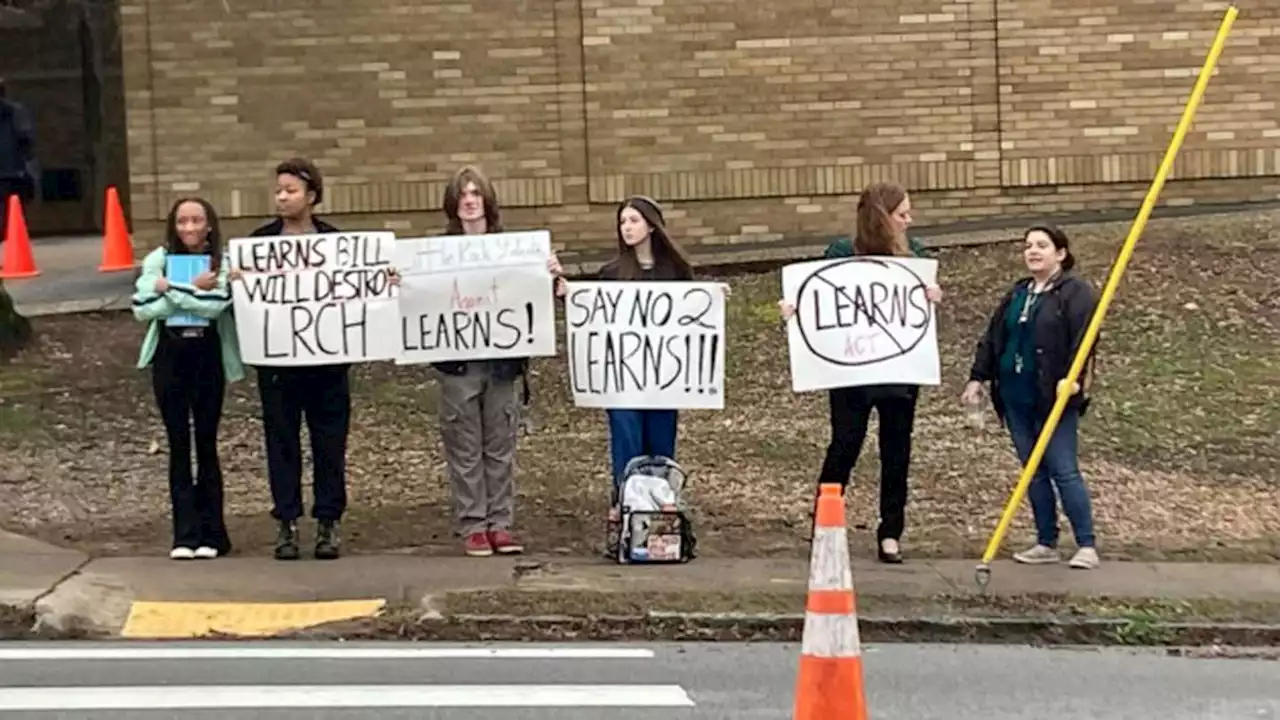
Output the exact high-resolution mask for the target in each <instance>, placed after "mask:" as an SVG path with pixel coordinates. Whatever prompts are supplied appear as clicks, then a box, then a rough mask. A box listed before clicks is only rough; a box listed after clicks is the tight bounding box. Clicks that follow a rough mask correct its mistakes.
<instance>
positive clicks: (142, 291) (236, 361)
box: [133, 247, 245, 382]
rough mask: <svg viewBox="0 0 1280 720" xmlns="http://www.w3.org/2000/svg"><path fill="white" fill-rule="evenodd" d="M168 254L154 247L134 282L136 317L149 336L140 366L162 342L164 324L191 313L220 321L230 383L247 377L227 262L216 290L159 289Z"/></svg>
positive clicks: (173, 284) (174, 286) (177, 286)
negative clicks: (144, 325)
mask: <svg viewBox="0 0 1280 720" xmlns="http://www.w3.org/2000/svg"><path fill="white" fill-rule="evenodd" d="M166 255H167V253H166V252H165V249H164V248H162V247H160V248H156V249H155V250H152V251H151V252H150V253H149V254H148V255H147V257H146V258H145V259H144V260H143V261H142V274H141V275H140V276H139V277H138V282H137V283H136V284H135V285H134V290H135V292H134V294H133V316H134V317H135V318H137V319H138V320H139V321H140V322H144V323H147V335H146V337H145V338H143V340H142V348H141V350H140V351H139V353H138V367H139V368H145V367H147V366H148V365H150V364H151V359H152V358H153V357H154V356H155V352H156V346H157V345H159V344H160V332H161V326H162V325H164V321H165V319H166V318H168V317H169V316H171V315H175V314H177V313H184V312H186V313H191V314H192V315H197V316H199V317H202V318H207V319H209V320H213V321H214V322H215V323H217V328H218V337H219V339H220V341H221V343H222V368H223V370H224V371H225V372H226V377H227V382H236V381H238V380H243V379H244V376H245V372H244V363H243V362H241V360H240V339H239V336H237V335H236V323H235V318H233V317H232V315H231V313H230V312H227V310H228V309H229V308H230V307H231V286H230V284H229V283H228V281H227V262H226V261H225V260H224V261H223V262H222V264H221V265H220V267H219V270H218V284H217V285H216V286H215V287H214V289H213V290H209V291H205V290H201V289H199V288H197V287H195V286H194V285H188V284H186V283H176V282H173V281H170V282H169V290H168V291H167V292H165V293H163V294H160V293H157V292H156V280H159V279H160V278H161V277H164V269H165V259H166Z"/></svg>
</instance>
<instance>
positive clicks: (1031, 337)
mask: <svg viewBox="0 0 1280 720" xmlns="http://www.w3.org/2000/svg"><path fill="white" fill-rule="evenodd" d="M1022 258H1023V261H1024V262H1025V263H1026V265H1027V270H1028V272H1029V275H1028V276H1027V277H1023V278H1021V279H1019V280H1018V281H1017V282H1015V283H1014V284H1013V287H1012V288H1010V289H1009V291H1008V292H1006V293H1005V294H1004V297H1003V298H1001V300H1000V303H999V304H998V305H997V306H996V309H995V312H993V313H992V314H991V318H990V320H989V321H988V323H987V329H986V332H985V333H984V334H983V336H982V338H981V339H980V340H979V341H978V344H977V351H976V353H975V357H974V360H973V367H972V369H970V371H969V382H968V383H967V384H966V385H965V388H964V394H963V396H962V400H963V401H964V402H965V403H966V404H968V405H976V404H977V403H978V402H979V401H980V399H981V394H982V386H983V383H991V399H992V406H993V408H994V409H995V411H996V416H997V417H999V418H1000V420H1001V422H1002V423H1003V424H1005V425H1006V426H1007V427H1008V428H1009V435H1010V436H1011V438H1012V440H1013V446H1014V449H1015V450H1016V451H1017V454H1018V459H1019V460H1021V462H1022V463H1023V464H1024V465H1025V464H1026V462H1027V460H1028V458H1030V457H1031V451H1032V450H1033V449H1034V448H1035V445H1036V441H1037V440H1039V438H1040V433H1041V431H1042V430H1043V429H1044V425H1045V421H1046V420H1048V417H1049V411H1050V409H1051V408H1052V407H1053V404H1054V402H1055V401H1056V399H1057V394H1058V393H1060V392H1063V391H1064V390H1066V388H1064V387H1062V385H1063V382H1064V381H1065V378H1066V376H1067V372H1068V371H1069V370H1070V369H1071V364H1072V362H1074V361H1075V356H1076V352H1077V351H1078V350H1079V348H1080V343H1081V341H1082V340H1083V339H1084V333H1085V329H1086V328H1087V327H1088V326H1089V322H1090V320H1092V318H1093V313H1094V311H1095V310H1096V309H1097V306H1098V293H1097V292H1096V291H1095V290H1094V287H1093V285H1091V284H1090V283H1089V282H1088V281H1086V280H1084V279H1083V278H1081V277H1079V276H1077V275H1074V274H1072V272H1071V271H1072V268H1074V267H1075V258H1074V257H1073V256H1072V255H1071V249H1070V246H1069V241H1068V239H1067V235H1066V233H1064V232H1063V231H1062V230H1060V229H1058V228H1056V227H1053V226H1048V225H1040V226H1036V227H1032V228H1030V229H1029V230H1027V232H1026V234H1025V235H1024V243H1023V250H1022ZM1093 360H1094V358H1093V354H1092V352H1090V357H1089V359H1088V362H1087V363H1086V365H1085V372H1084V373H1083V374H1082V375H1081V378H1082V379H1083V385H1084V388H1083V390H1084V392H1081V383H1079V382H1077V383H1075V384H1074V385H1073V386H1072V387H1071V388H1070V389H1069V390H1067V392H1069V393H1070V398H1069V400H1068V401H1067V405H1066V408H1065V409H1064V410H1063V412H1062V417H1061V419H1060V420H1059V422H1058V426H1057V428H1056V429H1055V430H1054V433H1053V436H1052V437H1051V438H1050V439H1049V444H1048V447H1046V448H1045V453H1044V457H1043V458H1042V459H1041V463H1040V467H1039V469H1038V470H1037V472H1036V476H1035V477H1034V478H1033V479H1032V481H1031V485H1030V486H1029V487H1028V488H1027V494H1028V497H1029V498H1030V500H1031V510H1032V513H1033V514H1034V516H1035V521H1036V544H1035V545H1034V546H1032V547H1031V548H1028V549H1027V550H1024V551H1022V552H1018V553H1015V554H1014V556H1013V559H1014V560H1016V561H1018V562H1020V563H1027V564H1046V563H1056V562H1059V561H1060V560H1061V559H1062V558H1061V555H1060V554H1059V551H1058V510H1057V499H1056V498H1055V496H1054V488H1055V487H1056V488H1057V490H1058V494H1059V495H1061V496H1062V509H1063V511H1064V512H1065V513H1066V515H1067V519H1068V520H1070V522H1071V527H1072V529H1073V530H1074V531H1075V540H1076V546H1077V551H1076V553H1075V555H1074V556H1072V558H1071V560H1070V562H1069V563H1068V564H1069V565H1070V567H1073V568H1077V569H1081V570H1091V569H1093V568H1096V567H1097V566H1098V564H1099V560H1098V551H1097V549H1096V548H1095V546H1094V535H1093V510H1092V507H1091V503H1090V500H1089V491H1088V489H1087V488H1086V487H1085V484H1084V478H1083V477H1082V476H1081V474H1080V464H1079V459H1078V457H1077V445H1078V438H1077V431H1078V429H1079V426H1080V417H1081V415H1083V414H1084V413H1085V412H1086V411H1087V409H1088V406H1089V397H1088V394H1087V393H1088V389H1089V384H1090V383H1089V381H1090V379H1091V378H1092V374H1093Z"/></svg>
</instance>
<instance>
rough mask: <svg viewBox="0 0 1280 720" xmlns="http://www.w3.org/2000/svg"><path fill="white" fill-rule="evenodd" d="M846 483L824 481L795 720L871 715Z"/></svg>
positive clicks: (864, 719)
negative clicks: (848, 528) (851, 556)
mask: <svg viewBox="0 0 1280 720" xmlns="http://www.w3.org/2000/svg"><path fill="white" fill-rule="evenodd" d="M846 532H847V531H846V530H845V519H844V498H843V497H842V496H841V494H840V486H839V485H834V484H828V485H823V486H822V492H821V494H820V495H819V496H818V508H817V512H816V514H815V517H814V529H813V550H812V554H811V557H810V559H809V600H808V603H807V606H806V607H805V616H804V639H803V642H802V646H801V650H800V671H799V676H798V678H797V680H796V704H795V714H794V715H793V716H792V717H793V720H867V696H866V691H865V689H864V688H863V686H862V647H861V641H860V640H859V637H858V611H857V603H856V601H855V599H854V594H853V568H852V567H850V565H849V541H848V538H847V537H846Z"/></svg>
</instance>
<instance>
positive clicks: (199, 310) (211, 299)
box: [165, 258, 231, 320]
mask: <svg viewBox="0 0 1280 720" xmlns="http://www.w3.org/2000/svg"><path fill="white" fill-rule="evenodd" d="M227 274H228V270H227V260H226V259H225V258H224V259H223V261H222V262H221V263H220V264H219V265H218V274H217V279H216V280H215V281H214V286H213V289H212V290H201V289H200V288H198V287H196V286H195V285H191V284H188V283H175V282H171V283H169V292H167V293H165V296H166V297H168V298H169V299H170V300H172V301H173V304H174V305H175V306H177V307H178V308H179V309H181V310H183V311H185V312H189V313H191V314H192V315H196V316H198V317H202V318H207V319H210V320H212V319H214V318H216V317H218V316H219V315H221V314H222V312H223V311H224V310H226V309H227V306H228V305H230V304H231V285H230V282H229V280H228V278H227Z"/></svg>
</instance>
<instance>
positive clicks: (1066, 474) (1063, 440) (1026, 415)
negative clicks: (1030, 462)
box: [1005, 405, 1094, 548]
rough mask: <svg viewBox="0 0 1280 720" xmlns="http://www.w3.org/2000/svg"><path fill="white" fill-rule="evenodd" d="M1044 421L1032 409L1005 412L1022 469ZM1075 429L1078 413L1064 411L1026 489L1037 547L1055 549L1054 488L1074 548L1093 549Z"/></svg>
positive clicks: (1090, 511)
mask: <svg viewBox="0 0 1280 720" xmlns="http://www.w3.org/2000/svg"><path fill="white" fill-rule="evenodd" d="M1047 419H1048V418H1047V416H1041V415H1040V414H1038V413H1036V412H1035V410H1034V409H1033V408H1027V407H1021V406H1016V405H1008V406H1007V407H1006V409H1005V422H1006V423H1007V424H1008V426H1009V435H1010V436H1011V437H1012V438H1013V446H1014V448H1015V449H1016V450H1017V451H1018V459H1019V460H1021V461H1022V464H1023V466H1024V467H1025V466H1026V464H1027V459H1028V458H1030V457H1031V451H1032V450H1033V449H1034V448H1035V446H1036V440H1038V439H1039V438H1040V431H1041V430H1042V429H1043V428H1044V423H1045V420H1047ZM1079 426H1080V414H1079V412H1077V411H1076V410H1072V409H1070V408H1068V409H1066V410H1064V411H1063V413H1062V419H1061V420H1060V421H1059V422H1058V427H1057V428H1056V429H1055V430H1054V432H1053V437H1051V438H1050V439H1049V446H1048V447H1047V448H1046V449H1045V452H1044V457H1043V458H1041V460H1040V467H1039V468H1038V469H1037V470H1036V474H1035V477H1034V478H1032V480H1031V485H1030V487H1028V488H1027V496H1028V497H1029V498H1030V500H1031V511H1032V513H1033V514H1034V515H1035V520H1036V538H1037V542H1039V543H1040V544H1041V545H1045V546H1048V547H1057V546H1058V508H1057V499H1056V498H1055V496H1054V492H1053V490H1054V487H1055V486H1056V487H1057V489H1058V495H1060V496H1061V497H1062V511H1063V512H1064V513H1066V516H1067V520H1069V521H1070V522H1071V529H1072V530H1073V531H1074V532H1075V536H1076V545H1077V546H1079V547H1082V548H1085V547H1093V546H1094V538H1093V508H1092V507H1091V505H1090V502H1089V491H1088V489H1086V488H1085V486H1084V477H1082V476H1081V475H1080V465H1079V463H1078V460H1077V457H1076V455H1077V435H1076V434H1077V431H1078V429H1079Z"/></svg>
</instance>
